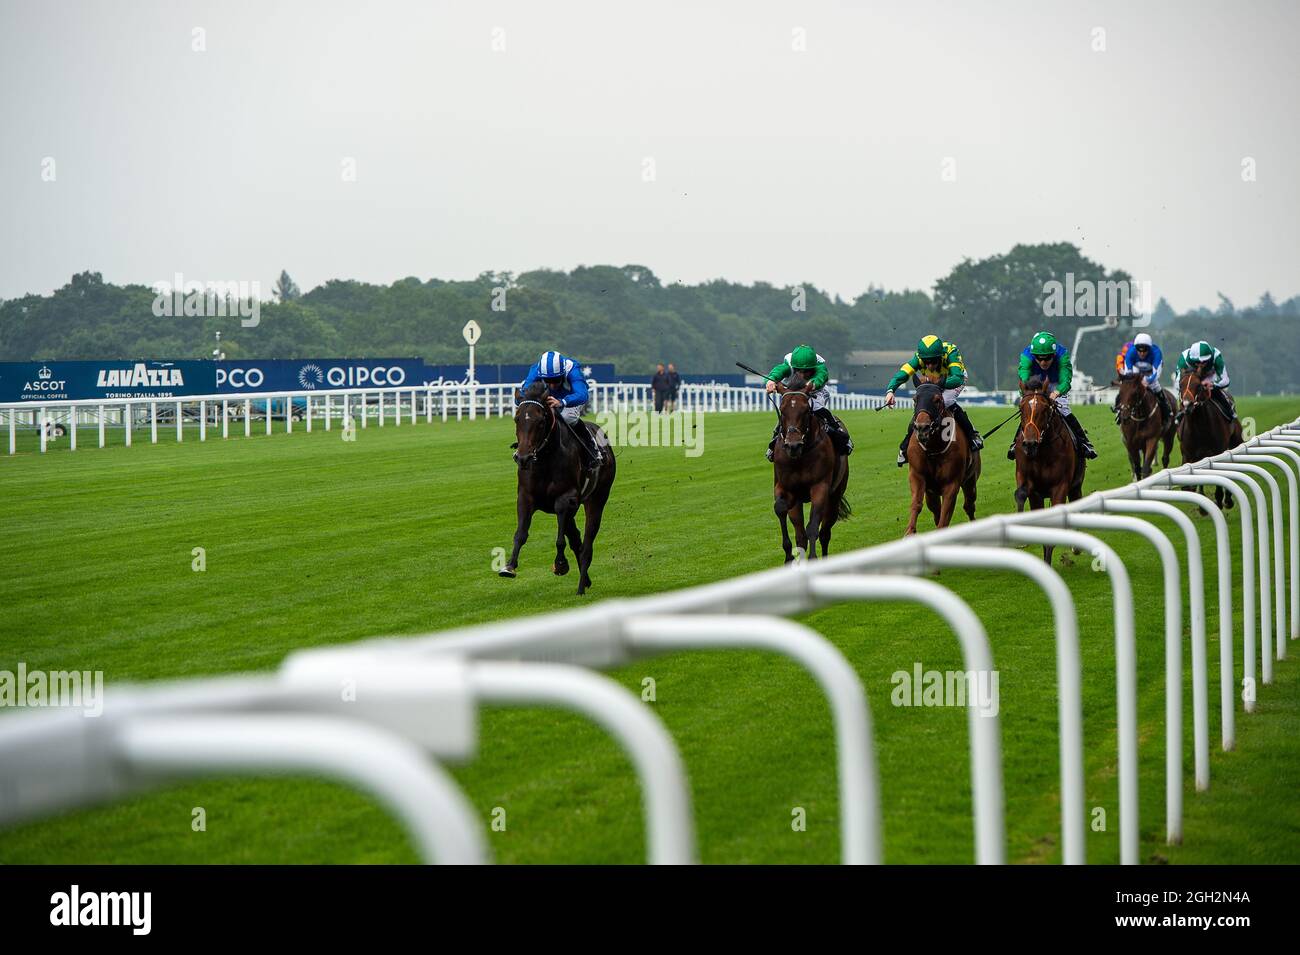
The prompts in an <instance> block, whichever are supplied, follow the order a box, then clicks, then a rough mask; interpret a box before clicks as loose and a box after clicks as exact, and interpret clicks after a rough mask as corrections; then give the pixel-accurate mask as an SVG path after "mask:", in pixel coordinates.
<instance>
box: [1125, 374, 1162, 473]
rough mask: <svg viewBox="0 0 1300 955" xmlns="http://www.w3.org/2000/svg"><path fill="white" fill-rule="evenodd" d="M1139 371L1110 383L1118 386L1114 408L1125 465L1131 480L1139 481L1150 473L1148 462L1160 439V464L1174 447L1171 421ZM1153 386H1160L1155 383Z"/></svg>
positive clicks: (1151, 458)
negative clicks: (1122, 440)
mask: <svg viewBox="0 0 1300 955" xmlns="http://www.w3.org/2000/svg"><path fill="white" fill-rule="evenodd" d="M1143 380H1144V378H1143V376H1142V375H1141V374H1132V375H1121V376H1120V377H1119V378H1118V379H1116V380H1115V381H1112V382H1111V384H1112V385H1119V396H1118V397H1117V398H1116V399H1115V407H1116V408H1118V409H1119V433H1120V437H1122V438H1123V439H1124V447H1125V448H1126V449H1127V450H1128V462H1129V467H1130V469H1131V470H1132V471H1133V480H1135V481H1140V480H1141V479H1142V478H1144V477H1149V476H1150V474H1151V463H1152V462H1153V461H1155V459H1156V449H1157V448H1158V447H1159V446H1160V442H1161V441H1164V444H1165V448H1164V453H1163V454H1162V455H1161V457H1160V466H1161V467H1162V468H1167V467H1169V452H1170V451H1172V450H1173V447H1174V422H1173V419H1172V418H1170V417H1168V416H1167V415H1166V414H1165V409H1164V406H1163V405H1161V403H1160V400H1159V399H1158V398H1157V397H1156V394H1155V392H1154V391H1153V390H1152V389H1150V388H1148V387H1146V386H1145V385H1144V384H1143ZM1156 387H1160V386H1159V385H1157V386H1156Z"/></svg>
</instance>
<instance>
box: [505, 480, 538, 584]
mask: <svg viewBox="0 0 1300 955" xmlns="http://www.w3.org/2000/svg"><path fill="white" fill-rule="evenodd" d="M532 523H533V502H532V499H531V498H529V497H528V496H527V495H526V494H524V492H523V491H520V492H519V497H518V498H517V499H516V500H515V549H514V550H513V551H511V552H510V562H509V563H508V564H506V566H505V569H504V570H501V571H499V572H498V573H499V575H500V576H502V577H513V576H515V571H516V570H517V569H518V568H519V551H520V549H521V548H522V547H523V546H524V541H526V540H528V527H529V525H531V524H532Z"/></svg>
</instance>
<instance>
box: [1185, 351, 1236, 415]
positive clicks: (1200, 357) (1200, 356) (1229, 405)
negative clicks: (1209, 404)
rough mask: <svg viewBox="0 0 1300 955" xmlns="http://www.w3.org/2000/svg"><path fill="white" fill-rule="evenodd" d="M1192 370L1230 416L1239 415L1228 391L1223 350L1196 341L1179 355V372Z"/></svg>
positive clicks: (1212, 397)
mask: <svg viewBox="0 0 1300 955" xmlns="http://www.w3.org/2000/svg"><path fill="white" fill-rule="evenodd" d="M1185 371H1191V372H1194V373H1195V374H1196V377H1197V378H1200V379H1201V381H1202V382H1203V383H1204V385H1205V387H1206V388H1208V389H1209V390H1210V398H1211V399H1213V400H1214V401H1216V402H1217V403H1218V405H1219V407H1220V408H1222V409H1223V411H1224V413H1225V414H1227V415H1228V416H1229V417H1232V418H1235V417H1237V404H1236V402H1235V401H1233V399H1232V393H1231V392H1229V391H1228V369H1227V367H1226V366H1225V365H1224V364H1223V352H1221V351H1219V350H1218V349H1217V348H1215V347H1214V346H1213V345H1211V344H1210V343H1209V342H1204V341H1201V342H1196V343H1195V344H1194V345H1192V346H1191V347H1190V348H1188V349H1187V350H1186V351H1185V352H1183V353H1182V354H1181V355H1179V356H1178V371H1177V374H1178V376H1179V377H1180V378H1181V377H1182V374H1183V372H1185Z"/></svg>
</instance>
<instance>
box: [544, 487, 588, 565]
mask: <svg viewBox="0 0 1300 955" xmlns="http://www.w3.org/2000/svg"><path fill="white" fill-rule="evenodd" d="M577 513H578V501H577V498H576V497H575V498H573V499H572V500H568V499H566V498H561V499H560V500H558V501H556V502H555V522H556V533H555V563H554V564H553V565H552V566H551V573H553V574H555V576H557V577H563V576H564V575H565V574H567V573H568V572H569V561H568V560H567V559H566V558H565V556H564V542H565V539H566V538H569V539H572V538H571V537H570V535H569V526H570V525H573V526H574V529H575V531H576V529H577V521H576V520H575V519H574V515H575V514H577ZM581 553H582V542H581V539H579V542H578V546H577V547H575V548H574V549H573V556H574V557H577V556H578V555H579V554H581Z"/></svg>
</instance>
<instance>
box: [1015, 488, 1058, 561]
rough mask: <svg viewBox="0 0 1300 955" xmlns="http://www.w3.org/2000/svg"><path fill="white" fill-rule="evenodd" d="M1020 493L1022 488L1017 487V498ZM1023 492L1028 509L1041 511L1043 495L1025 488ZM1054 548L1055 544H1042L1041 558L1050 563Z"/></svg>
mask: <svg viewBox="0 0 1300 955" xmlns="http://www.w3.org/2000/svg"><path fill="white" fill-rule="evenodd" d="M1021 493H1022V489H1017V491H1016V498H1017V500H1019V499H1020V495H1021ZM1023 493H1024V495H1025V498H1024V499H1025V500H1028V501H1029V509H1030V510H1031V511H1041V510H1042V509H1043V497H1042V495H1041V494H1039V493H1038V492H1037V491H1035V492H1034V493H1033V494H1030V493H1029V492H1028V491H1027V490H1024V491H1023ZM1055 549H1056V547H1055V545H1052V544H1044V545H1043V560H1045V561H1047V563H1048V564H1051V562H1052V551H1053V550H1055Z"/></svg>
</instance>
